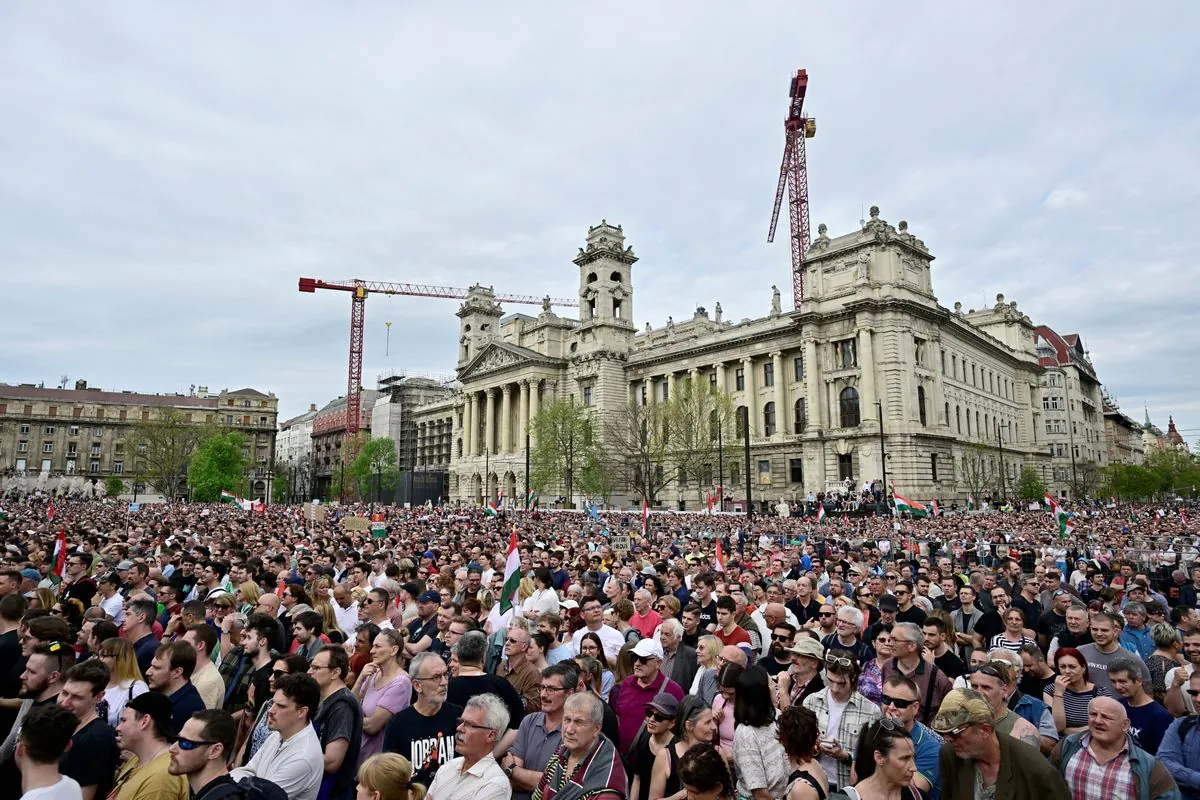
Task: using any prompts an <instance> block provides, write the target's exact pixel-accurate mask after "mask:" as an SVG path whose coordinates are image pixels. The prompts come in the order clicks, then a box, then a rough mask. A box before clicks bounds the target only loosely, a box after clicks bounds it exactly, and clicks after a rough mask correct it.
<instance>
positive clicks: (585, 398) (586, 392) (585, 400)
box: [583, 386, 592, 408]
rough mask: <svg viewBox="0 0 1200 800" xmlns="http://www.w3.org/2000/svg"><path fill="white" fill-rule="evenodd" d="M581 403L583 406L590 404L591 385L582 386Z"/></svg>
mask: <svg viewBox="0 0 1200 800" xmlns="http://www.w3.org/2000/svg"><path fill="white" fill-rule="evenodd" d="M583 405H584V407H585V408H587V407H590V406H591V405H592V387H590V386H584V387H583Z"/></svg>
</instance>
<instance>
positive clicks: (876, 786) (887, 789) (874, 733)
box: [854, 717, 921, 800]
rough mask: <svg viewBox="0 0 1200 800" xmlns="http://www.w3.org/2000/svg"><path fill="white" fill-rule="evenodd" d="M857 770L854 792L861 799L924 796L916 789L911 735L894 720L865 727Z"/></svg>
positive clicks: (904, 799)
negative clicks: (914, 786) (914, 787)
mask: <svg viewBox="0 0 1200 800" xmlns="http://www.w3.org/2000/svg"><path fill="white" fill-rule="evenodd" d="M854 770H855V778H856V780H855V783H854V793H855V794H856V795H857V796H858V797H859V798H860V800H887V798H894V797H899V798H900V800H917V798H919V797H921V795H920V794H919V793H918V792H917V791H915V790H914V789H913V778H914V776H915V775H916V773H917V766H916V756H915V752H914V749H913V741H912V738H911V737H910V736H909V734H908V731H906V730H905V729H904V726H902V725H901V724H900V723H898V722H896V721H895V720H893V719H889V718H886V717H884V718H882V719H878V720H876V721H875V722H872V723H871V724H870V725H868V726H867V727H866V728H865V729H864V730H863V732H862V735H861V736H859V738H858V750H857V751H856V752H855V754H854Z"/></svg>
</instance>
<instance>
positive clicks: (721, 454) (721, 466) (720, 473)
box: [717, 412, 725, 511]
mask: <svg viewBox="0 0 1200 800" xmlns="http://www.w3.org/2000/svg"><path fill="white" fill-rule="evenodd" d="M721 427H722V426H721V414H720V413H719V412H718V413H717V502H718V503H720V507H719V510H721V511H724V510H725V441H724V439H723V438H722V434H723V431H722V429H721Z"/></svg>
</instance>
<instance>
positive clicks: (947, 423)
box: [946, 403, 950, 426]
mask: <svg viewBox="0 0 1200 800" xmlns="http://www.w3.org/2000/svg"><path fill="white" fill-rule="evenodd" d="M949 424H950V404H949V403H946V425H947V426H948V425H949Z"/></svg>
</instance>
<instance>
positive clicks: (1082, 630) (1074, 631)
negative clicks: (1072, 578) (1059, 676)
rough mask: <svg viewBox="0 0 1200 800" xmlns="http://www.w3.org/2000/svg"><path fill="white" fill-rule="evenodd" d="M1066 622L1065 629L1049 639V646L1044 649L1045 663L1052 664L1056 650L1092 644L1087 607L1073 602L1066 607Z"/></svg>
mask: <svg viewBox="0 0 1200 800" xmlns="http://www.w3.org/2000/svg"><path fill="white" fill-rule="evenodd" d="M1066 621H1067V627H1066V629H1065V630H1063V631H1060V632H1059V634H1058V635H1057V636H1055V637H1054V638H1053V639H1051V640H1050V646H1049V647H1047V648H1046V661H1047V662H1049V663H1051V664H1053V663H1054V653H1055V651H1057V650H1058V648H1060V647H1079V646H1080V645H1084V644H1091V642H1092V631H1091V622H1092V614H1091V612H1090V611H1088V608H1087V606H1085V605H1083V603H1080V602H1078V601H1076V602H1073V603H1072V604H1071V605H1070V606H1068V607H1067V620H1066Z"/></svg>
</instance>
